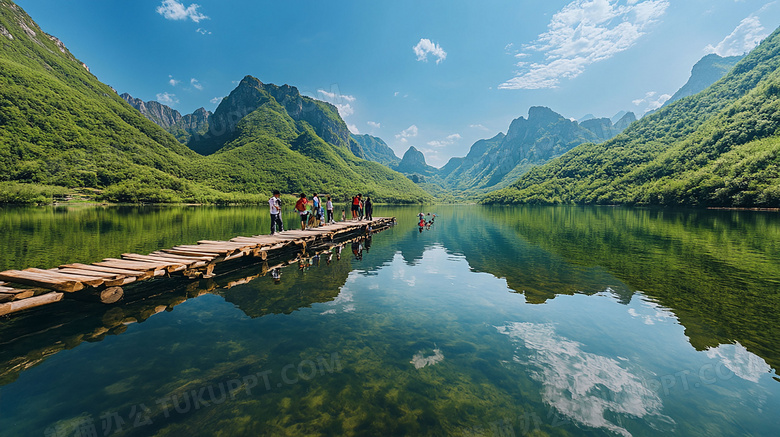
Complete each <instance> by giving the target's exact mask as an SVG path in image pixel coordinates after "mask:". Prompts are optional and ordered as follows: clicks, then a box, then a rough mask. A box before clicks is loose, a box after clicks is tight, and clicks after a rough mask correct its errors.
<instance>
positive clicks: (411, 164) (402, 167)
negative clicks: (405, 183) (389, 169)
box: [394, 146, 437, 176]
mask: <svg viewBox="0 0 780 437" xmlns="http://www.w3.org/2000/svg"><path fill="white" fill-rule="evenodd" d="M394 169H395V170H396V171H399V172H401V173H404V174H411V173H416V174H420V175H423V176H428V175H432V174H435V173H436V172H437V169H436V167H432V166H430V165H428V164H427V163H426V162H425V155H423V153H422V152H420V151H419V150H417V149H416V148H415V147H414V146H410V147H409V149H408V150H407V151H406V153H404V157H403V158H401V162H400V163H398V165H397V166H395V167H394Z"/></svg>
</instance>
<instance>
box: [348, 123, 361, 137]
mask: <svg viewBox="0 0 780 437" xmlns="http://www.w3.org/2000/svg"><path fill="white" fill-rule="evenodd" d="M347 129H349V131H350V132H352V133H353V134H355V135H360V130H358V128H357V126H355V125H354V124H349V123H347Z"/></svg>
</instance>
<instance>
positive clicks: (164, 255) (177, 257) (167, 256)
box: [149, 250, 215, 262]
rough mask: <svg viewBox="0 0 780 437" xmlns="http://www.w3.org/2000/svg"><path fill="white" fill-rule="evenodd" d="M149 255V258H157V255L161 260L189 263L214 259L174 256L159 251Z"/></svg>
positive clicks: (209, 257)
mask: <svg viewBox="0 0 780 437" xmlns="http://www.w3.org/2000/svg"><path fill="white" fill-rule="evenodd" d="M149 255H150V256H158V255H159V256H161V257H163V258H170V259H175V260H179V261H189V262H192V261H211V260H213V259H214V258H215V257H213V256H196V255H192V256H186V255H174V254H172V253H167V252H163V251H161V250H157V251H154V252H152V253H150V254H149Z"/></svg>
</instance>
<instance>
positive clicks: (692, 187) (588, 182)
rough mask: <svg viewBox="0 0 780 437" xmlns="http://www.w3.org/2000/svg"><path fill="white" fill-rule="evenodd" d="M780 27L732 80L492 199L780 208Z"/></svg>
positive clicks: (676, 104) (682, 101)
mask: <svg viewBox="0 0 780 437" xmlns="http://www.w3.org/2000/svg"><path fill="white" fill-rule="evenodd" d="M779 135H780V29H778V30H776V31H775V32H774V33H772V35H770V36H769V37H767V38H766V39H765V40H764V41H763V42H762V43H761V44H760V45H759V46H758V47H756V48H755V49H754V50H753V51H751V52H750V53H749V54H748V55H747V56H746V57H745V58H744V59H742V60H741V61H739V62H738V63H737V64H736V65H735V66H734V68H733V69H732V70H731V71H730V72H729V73H728V74H726V75H725V76H724V77H723V78H721V79H720V80H718V81H717V82H715V83H714V84H713V85H711V86H710V87H708V88H707V89H705V90H704V91H702V92H700V93H698V94H696V95H693V96H690V97H688V98H684V99H680V100H678V101H676V102H673V103H671V104H669V105H668V106H665V107H663V108H661V109H660V110H659V111H658V112H656V113H655V114H652V115H650V116H646V117H644V118H642V120H639V121H637V122H636V123H633V124H632V125H631V126H630V127H629V128H628V129H627V130H626V131H625V132H624V133H623V134H622V135H619V136H618V137H616V138H614V139H612V140H610V141H607V142H605V143H602V144H584V145H582V146H579V147H576V148H574V149H573V150H571V151H569V152H568V153H566V154H565V155H563V156H561V157H559V158H557V159H554V160H552V161H550V162H549V163H547V164H545V165H543V166H539V167H536V168H534V169H533V170H531V171H530V172H529V173H528V174H526V175H524V176H523V177H522V178H521V179H520V180H519V181H517V182H516V183H515V184H513V185H512V186H510V187H508V188H506V189H504V190H500V191H497V192H494V193H491V194H489V195H488V196H486V198H485V199H484V201H485V202H487V203H516V202H521V203H559V202H565V203H570V202H576V203H597V204H620V203H625V204H660V205H680V204H683V205H697V206H701V205H708V206H773V207H778V206H780V174H779V173H778V171H777V169H778V168H780V136H779Z"/></svg>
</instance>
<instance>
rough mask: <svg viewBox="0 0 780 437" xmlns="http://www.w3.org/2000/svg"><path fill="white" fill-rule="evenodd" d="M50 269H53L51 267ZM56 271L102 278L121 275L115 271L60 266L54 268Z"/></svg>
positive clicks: (113, 277) (112, 277) (114, 277)
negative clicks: (107, 271)
mask: <svg viewBox="0 0 780 437" xmlns="http://www.w3.org/2000/svg"><path fill="white" fill-rule="evenodd" d="M52 271H55V270H53V269H52ZM56 271H57V272H61V273H68V274H71V275H81V276H95V277H98V278H104V279H116V278H118V277H120V276H121V275H119V274H116V273H106V272H98V271H94V270H83V269H75V268H70V267H65V268H60V269H57V270H56Z"/></svg>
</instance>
